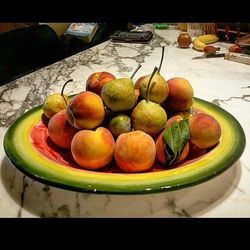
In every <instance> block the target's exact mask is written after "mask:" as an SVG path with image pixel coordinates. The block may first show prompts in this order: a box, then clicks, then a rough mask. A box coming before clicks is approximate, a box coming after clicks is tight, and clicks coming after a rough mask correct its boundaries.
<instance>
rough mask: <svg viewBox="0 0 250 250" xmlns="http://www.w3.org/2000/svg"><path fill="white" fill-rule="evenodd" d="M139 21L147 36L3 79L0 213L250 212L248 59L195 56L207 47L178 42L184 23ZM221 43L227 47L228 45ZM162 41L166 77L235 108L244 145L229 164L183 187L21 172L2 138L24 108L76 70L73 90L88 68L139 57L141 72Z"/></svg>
mask: <svg viewBox="0 0 250 250" xmlns="http://www.w3.org/2000/svg"><path fill="white" fill-rule="evenodd" d="M141 29H142V30H147V29H150V30H152V31H153V32H154V37H153V40H152V41H151V42H150V43H149V44H127V43H112V42H110V41H107V42H105V43H103V44H100V45H98V46H96V47H93V48H91V49H88V50H86V51H83V52H81V53H78V54H76V55H74V56H72V57H69V58H66V59H65V60H62V61H60V62H57V63H55V64H52V65H50V66H47V67H45V68H43V69H41V70H38V71H36V72H34V73H31V74H29V75H26V76H24V77H22V78H19V79H17V80H15V81H13V82H10V83H8V84H6V85H4V86H1V87H0V141H1V144H0V217H250V161H249V155H250V145H249V142H248V138H249V136H250V116H249V114H248V113H249V109H250V103H249V102H250V66H249V65H244V64H240V63H236V62H231V61H227V60H224V59H223V58H211V59H202V60H192V57H195V56H199V55H201V52H198V51H195V50H193V49H192V48H189V49H180V48H178V46H177V44H176V40H177V36H178V35H179V33H180V31H179V30H174V29H170V30H153V29H152V26H151V25H145V26H143V27H142V28H141ZM217 45H218V46H220V47H221V51H222V52H224V51H227V49H228V47H229V46H230V45H229V44H225V43H217ZM161 46H166V47H165V57H164V61H163V65H162V69H161V74H162V75H163V76H164V77H165V79H170V78H171V77H176V76H179V77H184V78H186V79H188V80H189V81H190V83H191V84H192V86H193V89H194V95H195V97H198V98H201V99H204V100H206V101H209V102H212V103H214V104H216V105H218V106H220V107H221V108H223V109H225V110H226V111H228V112H230V113H231V114H232V115H233V116H234V117H235V118H236V119H237V120H238V121H239V123H240V124H241V126H242V127H243V129H244V132H245V135H246V138H247V142H246V148H245V151H244V153H243V154H242V156H241V158H240V159H239V161H238V162H237V163H236V164H234V165H233V166H232V167H231V168H230V169H228V170H227V171H225V172H224V173H223V174H221V175H219V176H218V177H216V178H213V179H211V180H209V181H207V182H204V183H202V184H199V185H196V186H193V187H189V188H185V189H182V190H178V191H172V192H165V193H156V194H145V195H109V194H89V193H80V192H73V191H67V190H63V189H59V188H55V187H52V186H48V185H45V184H42V183H39V182H37V181H35V180H33V179H31V178H29V177H27V176H25V175H23V174H22V173H21V172H20V171H19V170H17V169H16V168H15V166H14V165H13V164H12V163H11V162H10V160H9V159H8V157H7V156H6V154H5V152H4V149H3V143H2V142H3V138H4V135H5V132H6V130H7V129H8V127H9V126H10V125H11V124H12V123H13V122H14V121H15V120H16V119H17V118H18V117H20V116H21V115H22V114H23V113H24V112H25V111H27V110H29V109H30V108H32V107H34V106H38V105H41V104H42V103H43V101H44V99H45V97H46V96H47V95H49V94H51V93H53V92H60V90H61V88H62V85H63V83H64V82H65V81H67V80H68V79H70V78H72V79H73V80H74V84H68V85H67V87H66V91H67V93H68V94H75V93H78V92H80V91H83V90H85V86H86V85H85V84H86V80H87V78H88V76H89V75H90V74H91V73H93V72H95V71H108V72H111V73H113V74H114V75H115V76H116V77H117V78H118V77H130V75H131V74H132V72H133V71H134V69H135V68H136V67H137V65H138V63H141V64H142V67H141V69H140V70H139V72H138V73H137V75H136V77H135V78H136V79H138V78H139V77H140V76H143V75H146V74H149V73H151V72H152V70H153V68H154V67H155V66H158V65H159V62H160V56H161ZM136 79H135V80H136Z"/></svg>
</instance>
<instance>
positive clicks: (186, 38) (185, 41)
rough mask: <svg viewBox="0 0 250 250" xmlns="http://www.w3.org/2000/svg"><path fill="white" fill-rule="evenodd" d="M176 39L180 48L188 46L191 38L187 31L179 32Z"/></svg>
mask: <svg viewBox="0 0 250 250" xmlns="http://www.w3.org/2000/svg"><path fill="white" fill-rule="evenodd" d="M177 41H178V45H179V47H180V48H188V47H189V45H190V44H191V42H192V38H191V36H190V35H189V34H188V33H181V34H180V35H179V36H178V39H177Z"/></svg>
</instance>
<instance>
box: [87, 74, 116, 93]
mask: <svg viewBox="0 0 250 250" xmlns="http://www.w3.org/2000/svg"><path fill="white" fill-rule="evenodd" d="M114 79H116V77H115V76H114V75H112V74H111V73H108V72H106V71H102V72H95V73H93V74H91V75H90V76H89V78H88V79H87V83H86V90H88V91H91V92H94V93H96V94H97V95H99V96H101V91H102V87H103V86H104V85H105V84H106V83H108V82H109V81H111V80H114Z"/></svg>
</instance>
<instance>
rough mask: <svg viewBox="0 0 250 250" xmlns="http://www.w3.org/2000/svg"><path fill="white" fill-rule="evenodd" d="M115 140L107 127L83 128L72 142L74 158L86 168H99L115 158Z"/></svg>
mask: <svg viewBox="0 0 250 250" xmlns="http://www.w3.org/2000/svg"><path fill="white" fill-rule="evenodd" d="M114 147H115V141H114V138H113V136H112V134H111V133H110V131H109V130H108V129H107V128H104V127H98V128H97V129H96V130H95V131H93V130H81V131H79V132H78V133H76V134H75V136H74V137H73V140H72V142H71V153H72V156H73V158H74V160H75V161H76V162H77V163H78V164H79V166H81V167H82V168H84V169H89V170H97V169H100V168H102V167H104V166H105V165H107V164H108V163H110V162H111V160H112V159H113V154H114Z"/></svg>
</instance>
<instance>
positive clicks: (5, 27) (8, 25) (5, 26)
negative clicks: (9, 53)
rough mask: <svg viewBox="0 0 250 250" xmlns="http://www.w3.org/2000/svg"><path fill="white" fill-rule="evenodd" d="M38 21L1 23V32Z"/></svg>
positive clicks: (31, 24) (27, 25)
mask: <svg viewBox="0 0 250 250" xmlns="http://www.w3.org/2000/svg"><path fill="white" fill-rule="evenodd" d="M36 24H37V23H0V33H3V32H8V31H11V30H15V29H20V28H25V27H29V26H33V25H36Z"/></svg>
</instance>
